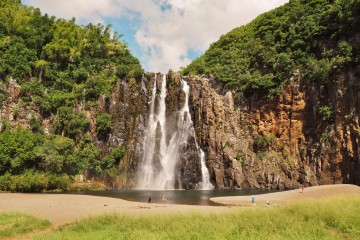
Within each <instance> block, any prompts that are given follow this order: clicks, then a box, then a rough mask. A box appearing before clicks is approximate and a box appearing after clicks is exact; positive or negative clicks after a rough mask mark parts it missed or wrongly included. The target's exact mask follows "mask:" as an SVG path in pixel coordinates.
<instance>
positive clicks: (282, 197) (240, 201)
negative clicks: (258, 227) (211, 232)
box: [210, 184, 360, 206]
mask: <svg viewBox="0 0 360 240" xmlns="http://www.w3.org/2000/svg"><path fill="white" fill-rule="evenodd" d="M340 196H341V197H344V196H360V187H359V186H356V185H352V184H336V185H320V186H312V187H306V188H304V190H303V191H302V190H301V188H300V189H293V190H287V191H282V192H275V193H267V194H259V195H255V196H254V197H255V203H256V204H257V205H264V206H265V205H266V203H267V201H269V203H270V204H276V205H285V204H287V203H290V202H294V201H305V200H316V199H323V198H331V197H340ZM210 200H211V201H213V202H216V203H220V204H225V205H228V206H252V205H253V204H252V203H251V196H233V197H232V196H230V197H214V198H210Z"/></svg>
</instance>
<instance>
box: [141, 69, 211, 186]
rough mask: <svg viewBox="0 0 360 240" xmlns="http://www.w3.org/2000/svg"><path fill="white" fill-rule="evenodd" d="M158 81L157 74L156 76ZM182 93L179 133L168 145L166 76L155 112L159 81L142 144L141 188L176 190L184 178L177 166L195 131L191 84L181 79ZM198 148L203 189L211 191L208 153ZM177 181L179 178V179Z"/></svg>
mask: <svg viewBox="0 0 360 240" xmlns="http://www.w3.org/2000/svg"><path fill="white" fill-rule="evenodd" d="M155 79H156V75H155ZM181 83H182V90H183V91H184V93H185V103H184V106H183V107H182V109H181V110H180V111H179V113H178V119H177V124H176V130H175V132H174V133H173V134H172V136H171V138H170V141H169V142H168V144H167V141H166V136H167V129H166V103H165V98H166V75H164V76H163V79H162V83H161V91H160V98H159V103H158V105H159V107H158V110H157V111H155V102H156V81H155V82H154V87H153V90H152V96H151V109H150V115H149V120H148V126H147V129H146V131H145V137H144V142H143V149H144V155H143V162H142V164H141V165H140V168H139V171H138V187H139V188H145V189H175V184H176V182H178V183H180V184H179V185H180V186H181V179H179V178H180V177H179V176H178V175H177V174H176V166H177V164H178V161H179V159H180V150H181V149H184V146H186V145H187V144H188V139H189V138H190V137H193V138H194V139H195V130H194V126H193V122H192V120H191V117H190V113H189V89H190V87H189V85H188V84H187V83H186V82H185V81H183V80H181ZM195 145H196V149H197V152H198V156H199V159H200V165H201V173H202V182H201V183H200V184H199V185H200V188H201V189H212V188H213V186H212V185H211V183H210V176H209V172H208V169H207V168H206V165H205V154H204V152H203V151H202V150H201V148H200V147H199V146H198V144H197V142H196V139H195ZM176 178H177V179H176Z"/></svg>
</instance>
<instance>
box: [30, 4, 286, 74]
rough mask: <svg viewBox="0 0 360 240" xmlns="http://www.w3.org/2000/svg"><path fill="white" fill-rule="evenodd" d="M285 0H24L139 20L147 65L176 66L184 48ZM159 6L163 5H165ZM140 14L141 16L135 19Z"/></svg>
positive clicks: (54, 9)
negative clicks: (163, 8)
mask: <svg viewBox="0 0 360 240" xmlns="http://www.w3.org/2000/svg"><path fill="white" fill-rule="evenodd" d="M286 2H288V0H96V1H95V0H62V1H49V0H26V1H25V3H26V4H28V5H33V6H35V7H39V8H40V9H41V10H42V11H43V12H47V13H49V14H51V15H55V16H57V17H63V18H67V19H70V18H71V17H73V16H75V17H76V18H77V19H82V20H87V21H92V22H94V21H101V19H103V18H104V17H111V18H120V17H121V18H124V17H126V18H128V19H136V20H138V21H139V20H140V21H141V24H140V27H139V28H138V29H137V30H136V41H137V43H138V44H139V45H140V46H141V48H142V49H143V57H142V59H141V62H142V64H143V65H144V67H145V69H146V70H151V71H162V72H165V71H167V70H168V69H170V68H171V69H174V70H178V69H179V68H180V67H181V66H186V65H187V64H189V63H190V62H191V59H190V58H189V56H188V54H187V53H188V51H189V50H193V51H201V52H203V51H205V50H206V49H207V48H208V47H209V45H210V44H211V43H212V42H214V41H216V40H217V39H218V38H219V37H220V36H221V35H222V34H225V33H227V32H228V31H230V30H231V29H233V28H235V27H238V26H240V25H243V24H246V23H248V22H249V21H251V20H252V19H254V18H255V17H256V16H257V15H259V14H261V13H263V12H265V11H268V10H270V9H273V8H275V7H277V6H280V5H282V4H284V3H286ZM161 6H163V7H165V10H164V11H163V10H162V9H161ZM138 18H140V19H138Z"/></svg>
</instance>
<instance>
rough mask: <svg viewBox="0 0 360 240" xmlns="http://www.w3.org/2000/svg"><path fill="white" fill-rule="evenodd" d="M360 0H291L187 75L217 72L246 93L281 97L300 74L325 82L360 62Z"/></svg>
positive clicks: (214, 48) (224, 42)
mask: <svg viewBox="0 0 360 240" xmlns="http://www.w3.org/2000/svg"><path fill="white" fill-rule="evenodd" d="M359 30H360V1H359V0H334V1H333V0H331V1H330V0H306V1H305V0H290V2H289V3H287V4H285V5H284V6H282V7H279V8H277V9H275V10H272V11H270V12H267V13H264V14H262V15H260V16H259V17H257V18H256V19H255V20H253V21H252V22H251V23H249V24H248V25H245V26H241V27H238V28H235V29H234V30H232V31H231V32H229V33H227V34H225V35H223V36H221V38H220V39H219V40H218V41H217V42H215V43H213V44H212V45H211V46H210V48H209V49H208V50H207V51H206V53H205V54H204V55H203V56H201V57H200V58H198V59H196V60H195V61H194V62H192V63H191V64H190V65H189V66H187V67H186V68H184V69H183V70H182V72H183V74H204V73H211V74H213V75H214V77H215V78H216V79H217V80H220V81H223V82H225V83H227V84H228V85H232V86H236V87H237V88H238V90H239V91H241V92H243V93H244V94H245V96H252V94H255V93H256V94H260V95H262V96H265V95H267V96H270V97H271V96H275V95H278V94H279V93H280V87H281V84H282V83H283V82H284V81H285V80H286V79H289V78H290V77H291V76H294V75H299V74H300V75H301V76H302V78H303V79H308V80H311V81H315V82H319V83H324V82H325V81H328V82H331V81H335V80H336V78H337V75H338V73H339V72H341V71H342V70H344V69H346V68H348V67H351V66H356V65H358V64H359V61H360V60H359V55H360V54H359V53H360V44H359V39H358V38H357V37H355V36H357V35H358V34H359Z"/></svg>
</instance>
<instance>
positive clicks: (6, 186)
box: [0, 172, 11, 191]
mask: <svg viewBox="0 0 360 240" xmlns="http://www.w3.org/2000/svg"><path fill="white" fill-rule="evenodd" d="M10 187H11V175H10V173H9V172H7V173H5V174H4V175H3V176H0V190H2V191H9V190H10Z"/></svg>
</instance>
